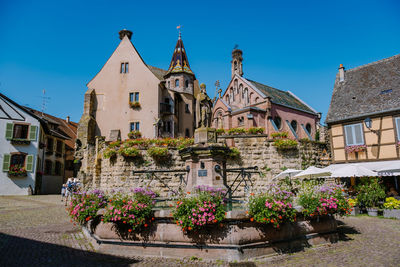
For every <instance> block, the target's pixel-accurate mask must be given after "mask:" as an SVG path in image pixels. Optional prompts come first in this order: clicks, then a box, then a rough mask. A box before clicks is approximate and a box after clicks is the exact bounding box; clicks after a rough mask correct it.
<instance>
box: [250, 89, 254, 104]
mask: <svg viewBox="0 0 400 267" xmlns="http://www.w3.org/2000/svg"><path fill="white" fill-rule="evenodd" d="M253 96H254V93H253V92H251V93H250V97H249V104H251V99H252V98H253Z"/></svg>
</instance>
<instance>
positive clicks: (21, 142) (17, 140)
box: [11, 138, 31, 145]
mask: <svg viewBox="0 0 400 267" xmlns="http://www.w3.org/2000/svg"><path fill="white" fill-rule="evenodd" d="M30 143H31V141H30V140H28V139H21V138H13V139H11V144H13V145H29V144H30Z"/></svg>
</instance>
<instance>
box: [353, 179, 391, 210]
mask: <svg viewBox="0 0 400 267" xmlns="http://www.w3.org/2000/svg"><path fill="white" fill-rule="evenodd" d="M357 191H358V194H357V200H358V202H360V203H361V204H363V205H364V206H366V207H368V208H373V207H377V206H378V203H379V202H380V201H382V200H384V199H385V197H386V194H385V190H384V189H383V186H382V185H381V184H380V183H379V180H378V178H368V179H362V184H360V185H359V186H357Z"/></svg>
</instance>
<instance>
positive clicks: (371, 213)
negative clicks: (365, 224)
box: [367, 208, 378, 217]
mask: <svg viewBox="0 0 400 267" xmlns="http://www.w3.org/2000/svg"><path fill="white" fill-rule="evenodd" d="M367 212H368V216H372V217H377V216H378V209H375V208H367Z"/></svg>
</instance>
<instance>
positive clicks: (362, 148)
mask: <svg viewBox="0 0 400 267" xmlns="http://www.w3.org/2000/svg"><path fill="white" fill-rule="evenodd" d="M345 150H346V152H347V154H350V153H353V152H362V151H366V150H367V145H354V146H346V148H345Z"/></svg>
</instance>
